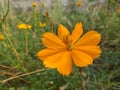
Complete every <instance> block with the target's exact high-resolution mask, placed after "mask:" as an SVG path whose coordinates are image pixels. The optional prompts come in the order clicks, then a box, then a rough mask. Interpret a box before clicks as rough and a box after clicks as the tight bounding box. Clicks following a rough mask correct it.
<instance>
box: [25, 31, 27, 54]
mask: <svg viewBox="0 0 120 90" xmlns="http://www.w3.org/2000/svg"><path fill="white" fill-rule="evenodd" d="M27 33H28V32H27V31H26V30H25V43H26V45H25V52H26V55H28V34H27Z"/></svg>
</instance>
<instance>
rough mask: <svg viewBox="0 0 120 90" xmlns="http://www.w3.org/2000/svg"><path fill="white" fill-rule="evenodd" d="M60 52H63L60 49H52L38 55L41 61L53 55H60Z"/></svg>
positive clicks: (42, 51)
mask: <svg viewBox="0 0 120 90" xmlns="http://www.w3.org/2000/svg"><path fill="white" fill-rule="evenodd" d="M60 51H62V50H60V49H56V50H52V49H48V48H46V49H43V50H41V51H39V52H38V53H37V56H38V57H39V58H40V59H41V60H45V59H46V58H47V57H49V56H51V55H53V54H56V53H58V52H60Z"/></svg>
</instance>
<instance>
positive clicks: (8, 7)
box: [3, 0, 10, 22]
mask: <svg viewBox="0 0 120 90" xmlns="http://www.w3.org/2000/svg"><path fill="white" fill-rule="evenodd" d="M9 9H10V0H8V7H7V11H6V14H5V15H4V17H3V22H4V21H5V19H6V17H7V15H8V13H9Z"/></svg>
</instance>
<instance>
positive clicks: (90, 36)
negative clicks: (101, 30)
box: [75, 31, 101, 47]
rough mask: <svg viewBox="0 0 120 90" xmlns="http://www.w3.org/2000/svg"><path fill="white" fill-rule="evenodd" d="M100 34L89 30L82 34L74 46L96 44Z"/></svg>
mask: <svg viewBox="0 0 120 90" xmlns="http://www.w3.org/2000/svg"><path fill="white" fill-rule="evenodd" d="M100 39H101V35H100V34H98V33H97V32H96V31H89V32H87V33H86V34H85V35H83V36H82V37H81V38H80V39H79V41H78V42H77V43H75V47H76V46H84V45H85V46H86V45H87V46H91V45H97V44H98V43H99V42H100Z"/></svg>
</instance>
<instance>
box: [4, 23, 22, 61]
mask: <svg viewBox="0 0 120 90" xmlns="http://www.w3.org/2000/svg"><path fill="white" fill-rule="evenodd" d="M2 26H3V30H4V34H5V36H6V38H7V39H8V41H9V43H10V46H11V47H12V50H13V51H14V53H15V55H16V57H17V59H18V61H19V62H20V63H21V59H20V57H19V54H18V52H17V50H16V48H15V47H14V45H13V43H12V41H11V40H10V38H9V36H8V34H7V33H6V31H9V30H8V28H7V27H6V26H5V24H4V23H3V25H2Z"/></svg>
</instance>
